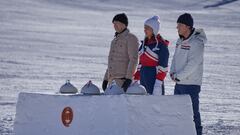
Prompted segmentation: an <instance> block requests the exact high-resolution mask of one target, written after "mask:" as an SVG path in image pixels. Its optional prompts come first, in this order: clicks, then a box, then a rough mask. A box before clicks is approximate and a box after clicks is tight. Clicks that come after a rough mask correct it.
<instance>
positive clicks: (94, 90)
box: [81, 80, 100, 95]
mask: <svg viewBox="0 0 240 135" xmlns="http://www.w3.org/2000/svg"><path fill="white" fill-rule="evenodd" d="M81 93H83V94H86V95H99V94H100V89H99V88H98V87H97V86H96V85H95V84H93V83H92V81H91V80H90V81H89V82H88V83H87V84H85V85H84V86H83V87H82V89H81Z"/></svg>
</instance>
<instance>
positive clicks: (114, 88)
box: [104, 81, 124, 95]
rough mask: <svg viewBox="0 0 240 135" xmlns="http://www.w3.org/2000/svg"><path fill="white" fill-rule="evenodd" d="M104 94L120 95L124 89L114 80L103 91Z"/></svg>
mask: <svg viewBox="0 0 240 135" xmlns="http://www.w3.org/2000/svg"><path fill="white" fill-rule="evenodd" d="M104 94H105V95H120V94H124V91H123V89H122V88H121V87H119V86H118V85H117V83H116V82H115V81H113V82H112V84H111V85H110V86H108V88H107V89H106V90H105V92H104Z"/></svg>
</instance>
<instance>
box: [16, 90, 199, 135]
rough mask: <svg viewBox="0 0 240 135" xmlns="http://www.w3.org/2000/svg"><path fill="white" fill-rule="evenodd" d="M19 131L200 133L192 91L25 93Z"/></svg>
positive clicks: (36, 134) (46, 134)
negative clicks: (187, 93) (178, 93)
mask: <svg viewBox="0 0 240 135" xmlns="http://www.w3.org/2000/svg"><path fill="white" fill-rule="evenodd" d="M14 133H15V134H16V135H176V134H181V135H196V133H195V128H194V122H193V112H192V105H191V100H190V97H189V96H152V95H144V96H143V95H125V94H123V95H112V96H111V95H108V96H106V95H101V96H82V95H55V94H54V95H51V94H37V93H20V94H19V97H18V103H17V111H16V118H15V123H14Z"/></svg>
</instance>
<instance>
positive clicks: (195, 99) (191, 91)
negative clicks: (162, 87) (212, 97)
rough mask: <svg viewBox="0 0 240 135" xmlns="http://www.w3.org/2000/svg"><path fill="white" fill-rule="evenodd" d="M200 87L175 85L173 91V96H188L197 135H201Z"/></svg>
mask: <svg viewBox="0 0 240 135" xmlns="http://www.w3.org/2000/svg"><path fill="white" fill-rule="evenodd" d="M200 91H201V86H199V85H182V84H176V85H175V89H174V95H185V94H187V95H190V97H191V100H192V107H193V113H194V114H193V118H194V122H195V127H196V131H197V135H202V125H201V116H200V112H199V93H200Z"/></svg>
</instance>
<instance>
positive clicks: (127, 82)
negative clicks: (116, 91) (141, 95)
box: [122, 79, 132, 92]
mask: <svg viewBox="0 0 240 135" xmlns="http://www.w3.org/2000/svg"><path fill="white" fill-rule="evenodd" d="M131 83H132V80H131V79H126V80H125V81H124V83H123V85H122V88H123V90H124V92H126V91H127V89H128V87H129V86H130V85H131Z"/></svg>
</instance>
